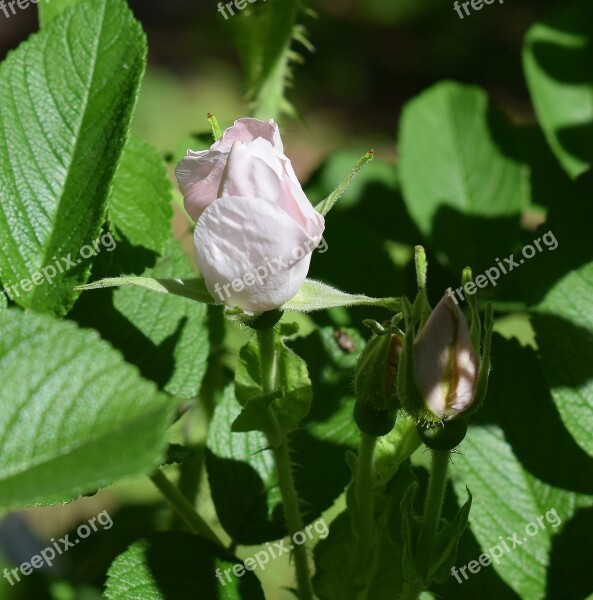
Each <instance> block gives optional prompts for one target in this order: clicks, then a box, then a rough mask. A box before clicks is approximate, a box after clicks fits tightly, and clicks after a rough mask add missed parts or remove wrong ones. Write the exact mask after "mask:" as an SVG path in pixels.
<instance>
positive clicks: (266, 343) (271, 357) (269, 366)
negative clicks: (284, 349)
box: [257, 328, 277, 394]
mask: <svg viewBox="0 0 593 600" xmlns="http://www.w3.org/2000/svg"><path fill="white" fill-rule="evenodd" d="M257 342H258V344H259V353H260V358H261V376H262V388H263V392H264V394H271V393H272V392H273V391H275V390H276V369H277V360H276V337H275V334H274V330H273V329H272V328H269V329H260V330H259V331H258V332H257Z"/></svg>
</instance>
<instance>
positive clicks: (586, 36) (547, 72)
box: [523, 1, 593, 177]
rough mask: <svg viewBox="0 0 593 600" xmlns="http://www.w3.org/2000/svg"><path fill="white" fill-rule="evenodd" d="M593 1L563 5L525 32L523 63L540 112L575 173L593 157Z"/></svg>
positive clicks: (559, 154) (561, 158) (554, 143)
mask: <svg viewBox="0 0 593 600" xmlns="http://www.w3.org/2000/svg"><path fill="white" fill-rule="evenodd" d="M592 62H593V5H592V4H591V2H588V1H580V2H575V3H571V4H567V5H564V6H562V7H561V8H560V9H559V10H557V11H556V12H554V13H553V14H552V15H551V16H550V17H549V18H547V19H545V20H544V21H542V22H541V23H537V24H536V25H534V26H533V27H532V28H531V29H530V30H529V32H528V33H527V36H526V37H525V47H524V49H523V65H524V69H525V75H526V77H527V83H528V85H529V90H530V92H531V97H532V99H533V104H534V105H535V110H536V113H537V117H538V119H539V121H540V123H541V125H542V127H543V129H544V132H545V134H546V138H547V140H548V143H549V144H550V147H551V148H552V150H553V151H554V154H555V155H556V157H557V158H558V160H559V161H560V163H561V164H562V166H563V167H564V169H565V170H566V172H567V173H568V174H569V175H570V176H571V177H577V176H578V175H580V174H581V173H583V172H584V171H587V170H588V169H590V168H591V163H592V162H593V72H592V70H591V63H592Z"/></svg>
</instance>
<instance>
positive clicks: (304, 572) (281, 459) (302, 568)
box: [257, 328, 315, 600]
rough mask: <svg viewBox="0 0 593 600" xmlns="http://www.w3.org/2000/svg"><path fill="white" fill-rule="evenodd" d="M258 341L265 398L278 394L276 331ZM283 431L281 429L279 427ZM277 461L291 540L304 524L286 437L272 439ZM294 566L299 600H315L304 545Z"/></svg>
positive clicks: (263, 332)
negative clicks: (276, 441) (266, 395)
mask: <svg viewBox="0 0 593 600" xmlns="http://www.w3.org/2000/svg"><path fill="white" fill-rule="evenodd" d="M257 341H258V344H259V352H260V359H261V376H262V387H263V392H264V394H270V393H272V392H274V391H275V390H276V387H277V381H276V375H277V362H278V361H277V348H276V337H275V333H274V330H273V329H272V328H269V329H261V330H258V332H257ZM269 410H270V412H271V414H272V418H273V419H274V420H275V421H277V418H276V415H275V414H274V411H273V409H272V408H270V409H269ZM277 429H278V430H280V425H279V424H278V427H277ZM269 441H270V446H271V448H272V452H273V453H274V461H275V463H276V472H277V475H278V486H279V488H280V494H281V495H282V502H283V506H284V516H285V519H286V526H287V529H288V533H289V535H290V537H291V538H292V537H293V536H294V534H295V533H297V532H299V531H302V530H303V521H302V519H301V513H300V509H299V498H298V494H297V491H296V488H295V485H294V478H293V474H292V467H291V463H290V446H289V443H288V437H287V436H286V434H283V435H282V437H281V442H280V443H279V444H278V443H273V440H271V439H269ZM293 552H294V554H293V556H294V566H295V571H296V579H297V587H298V591H299V598H300V600H314V598H315V597H314V595H313V586H312V584H311V572H310V570H309V562H308V558H307V548H306V546H305V544H302V545H297V544H295V545H294V549H293Z"/></svg>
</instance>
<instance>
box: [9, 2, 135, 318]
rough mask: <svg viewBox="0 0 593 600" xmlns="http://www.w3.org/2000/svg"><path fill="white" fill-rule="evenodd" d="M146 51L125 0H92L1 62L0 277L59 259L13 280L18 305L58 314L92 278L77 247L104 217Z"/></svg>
mask: <svg viewBox="0 0 593 600" xmlns="http://www.w3.org/2000/svg"><path fill="white" fill-rule="evenodd" d="M145 53H146V44H145V40H144V35H143V33H142V30H141V28H140V25H139V24H138V22H137V21H136V20H135V19H134V17H133V15H132V13H131V12H130V10H129V9H128V8H127V6H126V4H125V3H124V2H122V0H97V1H96V2H82V3H80V4H78V5H77V6H75V7H74V8H72V9H71V10H67V11H66V12H65V13H64V14H63V15H61V16H60V17H58V18H56V19H55V20H54V21H53V22H52V23H51V24H50V25H49V26H48V27H47V28H45V29H43V31H42V32H41V33H38V34H36V35H34V36H32V37H31V38H30V39H29V40H28V41H26V42H25V43H23V44H22V45H21V46H20V47H19V48H18V49H17V50H16V51H15V52H14V53H12V54H11V55H10V56H9V57H8V58H7V59H6V61H4V63H3V64H2V66H1V67H0V96H1V97H2V102H1V103H0V121H1V124H2V126H1V127H0V162H1V163H2V164H3V165H6V167H3V169H2V171H1V172H0V198H1V202H0V244H1V245H2V248H3V251H2V253H1V254H0V279H1V280H2V282H3V283H4V284H7V285H15V284H19V282H21V281H23V280H29V279H30V278H32V277H33V276H34V275H39V273H40V271H41V269H43V268H44V267H47V266H52V265H54V264H55V263H56V262H58V261H59V264H60V265H61V266H62V267H63V269H64V272H63V273H61V272H58V273H56V276H55V278H54V279H53V281H52V282H51V284H50V283H49V282H48V281H47V280H45V279H43V278H41V281H40V278H39V277H37V281H36V283H39V284H38V285H31V283H30V282H29V283H25V284H24V285H23V286H19V294H18V295H15V300H16V302H17V304H19V305H20V306H21V307H23V308H35V309H37V310H40V311H54V312H56V313H61V314H63V313H65V312H66V311H67V310H68V308H69V307H70V306H71V305H72V303H73V302H74V299H75V297H76V292H74V291H73V288H74V286H75V285H77V284H80V283H84V281H85V280H86V278H87V276H88V272H89V268H90V267H89V265H88V263H86V262H85V260H84V259H83V257H82V256H81V255H80V250H81V248H82V247H83V246H85V245H89V244H92V242H93V241H94V240H95V239H96V238H97V237H98V235H99V233H100V229H101V225H102V223H103V221H104V217H105V209H106V202H107V197H108V193H109V188H110V185H111V182H112V179H113V176H114V173H115V169H116V166H117V163H118V160H119V158H120V155H121V152H122V149H123V146H124V143H125V140H126V137H127V131H128V126H129V122H130V118H131V114H132V111H133V108H134V105H135V102H136V97H137V94H138V88H139V85H140V80H141V77H142V74H143V71H144V66H145ZM66 258H70V259H71V260H72V262H73V264H66V261H65V259H66ZM27 290H28V291H27Z"/></svg>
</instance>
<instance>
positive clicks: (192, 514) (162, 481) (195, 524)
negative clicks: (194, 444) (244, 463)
mask: <svg viewBox="0 0 593 600" xmlns="http://www.w3.org/2000/svg"><path fill="white" fill-rule="evenodd" d="M150 479H151V480H152V482H153V483H154V485H156V487H157V488H158V489H159V491H160V492H161V494H162V495H163V496H164V497H165V498H166V499H167V500H168V501H169V503H170V504H171V506H172V507H173V508H174V509H175V511H176V512H177V514H178V515H179V516H180V517H181V518H182V519H183V521H184V522H185V523H186V525H187V526H188V528H189V530H190V531H191V532H192V533H195V534H198V535H202V536H204V537H206V538H208V539H209V540H211V541H213V542H214V543H215V544H217V545H218V546H220V547H221V548H224V547H225V546H224V544H223V543H222V541H221V540H220V538H219V537H218V536H217V535H216V533H214V531H212V529H211V528H210V526H209V525H208V523H206V521H204V519H203V518H202V517H201V516H200V515H199V514H198V513H197V512H196V511H195V510H194V507H193V506H192V505H191V504H190V503H189V502H188V501H187V499H186V498H185V497H184V496H183V495H182V494H181V492H180V491H179V490H178V489H177V488H176V487H175V486H174V485H173V484H172V483H171V482H170V481H169V480H168V479H167V477H166V476H165V474H164V473H163V472H162V471H161V470H160V469H157V470H156V471H154V472H153V473H152V474H151V475H150Z"/></svg>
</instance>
